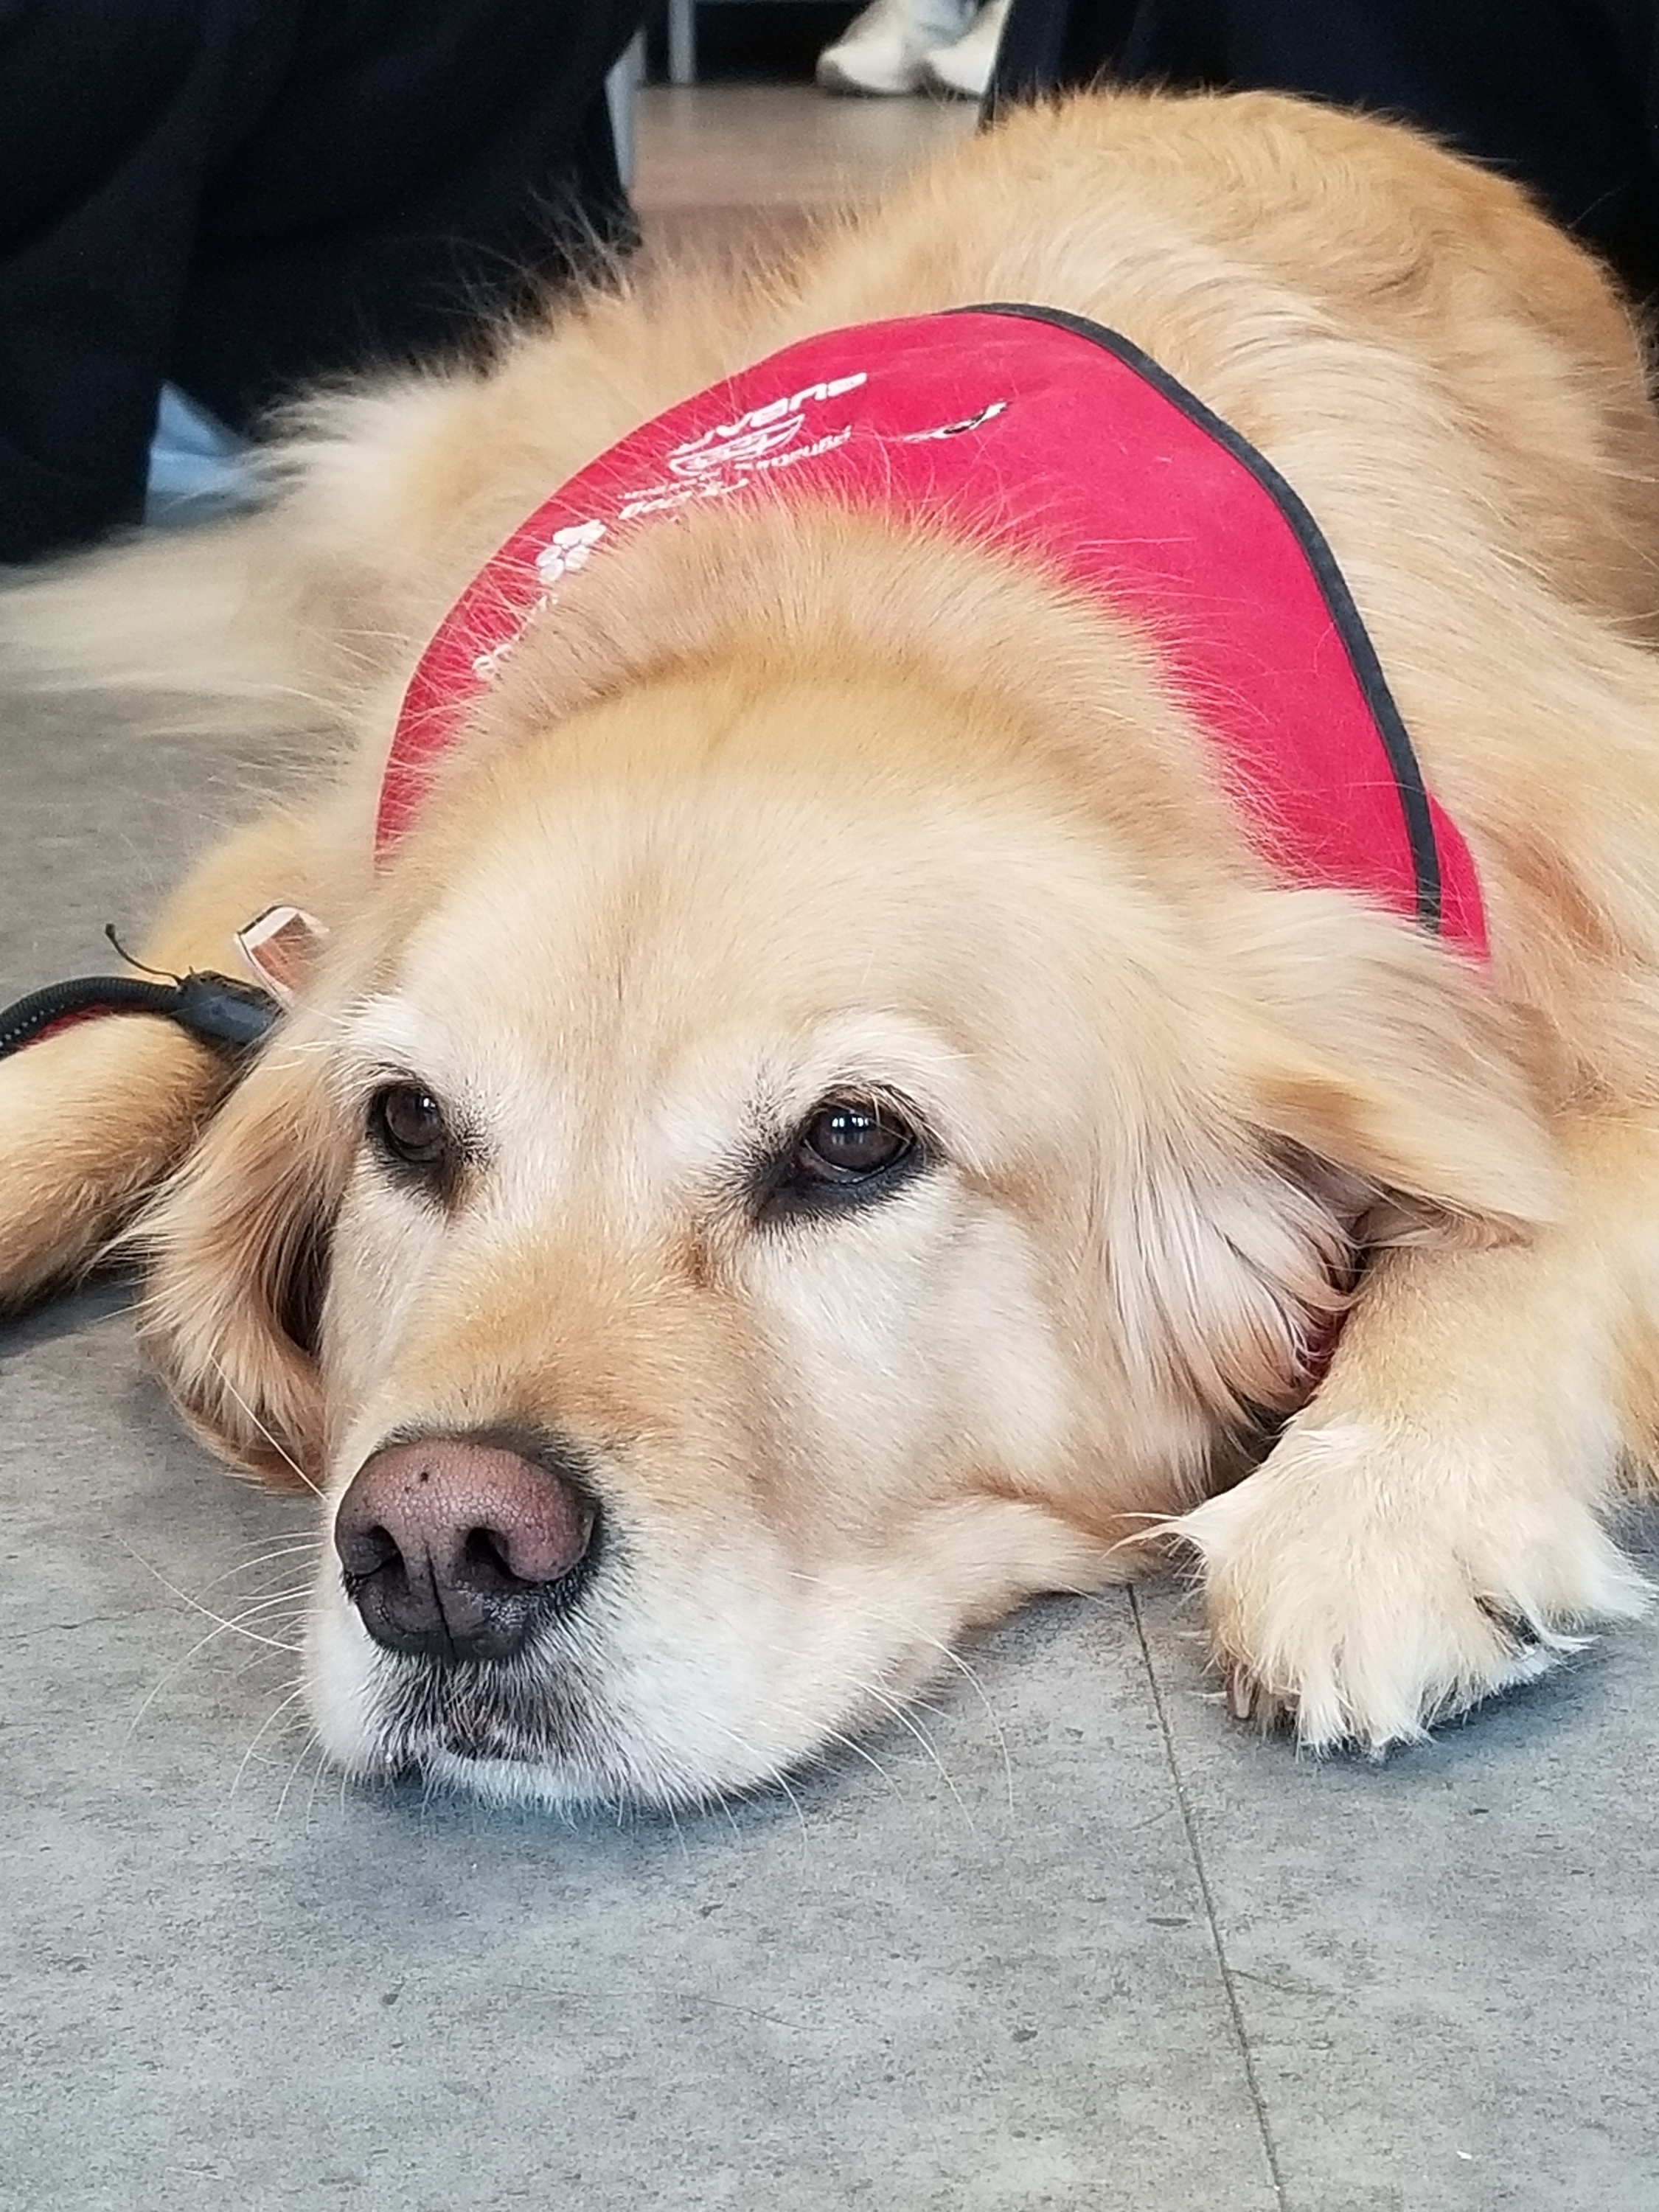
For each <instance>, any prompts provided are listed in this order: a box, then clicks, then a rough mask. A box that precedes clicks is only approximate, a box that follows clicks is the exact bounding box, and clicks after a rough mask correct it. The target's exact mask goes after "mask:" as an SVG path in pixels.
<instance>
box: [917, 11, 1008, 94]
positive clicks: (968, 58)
mask: <svg viewBox="0 0 1659 2212" xmlns="http://www.w3.org/2000/svg"><path fill="white" fill-rule="evenodd" d="M1007 14H1008V0H987V4H986V5H985V6H984V7H983V8H981V9H980V11H979V13H978V15H975V18H974V20H973V21H972V23H971V24H970V25H969V27H968V28H967V30H965V31H964V32H963V34H962V36H961V37H960V38H959V39H957V40H952V42H951V45H949V46H934V47H933V48H932V49H931V50H930V52H927V53H925V54H924V55H923V56H922V58H921V82H922V83H923V85H924V86H926V87H927V88H928V89H929V90H930V91H933V92H948V93H950V94H951V95H952V96H953V97H954V98H956V99H957V100H983V99H984V97H985V90H986V87H987V85H988V84H989V83H990V82H991V71H992V70H994V68H995V67H996V62H997V47H998V46H999V45H1000V42H1001V39H1002V26H1003V23H1004V21H1006V17H1007Z"/></svg>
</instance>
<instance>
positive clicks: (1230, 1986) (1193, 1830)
mask: <svg viewBox="0 0 1659 2212" xmlns="http://www.w3.org/2000/svg"><path fill="white" fill-rule="evenodd" d="M1128 1595H1129V1611H1130V1613H1131V1615H1132V1616H1133V1620H1134V1625H1135V1639H1136V1641H1137V1642H1138V1643H1139V1645H1140V1657H1141V1662H1142V1664H1143V1665H1144V1666H1145V1668H1146V1685H1147V1687H1148V1688H1149V1689H1150V1690H1151V1692H1152V1710H1153V1711H1154V1712H1155V1713H1156V1714H1157V1715H1158V1733H1159V1734H1160V1735H1162V1737H1163V1739H1164V1756H1165V1757H1166V1758H1167V1759H1168V1760H1169V1763H1170V1783H1171V1784H1172V1786H1173V1787H1174V1790H1175V1796H1176V1807H1177V1808H1178V1809H1179V1811H1180V1814H1181V1825H1182V1827H1183V1828H1184V1829H1185V1830H1186V1832H1187V1848H1188V1851H1189V1852H1190V1853H1191V1855H1192V1862H1193V1872H1194V1875H1195V1876H1196V1877H1197V1880H1198V1893H1199V1896H1200V1898H1201V1899H1202V1900H1203V1904H1204V1917H1205V1920H1206V1923H1208V1926H1209V1930H1210V1946H1211V1948H1212V1950H1213V1951H1214V1953H1215V1962H1216V1968H1217V1971H1218V1973H1219V1974H1220V1976H1221V1987H1222V1990H1223V1993H1224V1994H1225V1997H1226V2000H1227V2012H1228V2016H1229V2017H1230V2019H1231V2021H1232V2027H1233V2038H1234V2040H1235V2041H1236V2042H1237V2045H1238V2055H1239V2057H1240V2058H1241V2060H1242V2061H1243V2067H1244V2082H1245V2087H1247V2088H1248V2089H1249V2093H1250V2104H1251V2107H1252V2109H1253V2110H1254V2112H1255V2124H1256V2127H1257V2129H1258V2130H1259V2131H1260V2134H1261V2149H1262V2154H1263V2156H1264V2157H1265V2158H1266V2159H1267V2175H1268V2179H1270V2180H1271V2181H1272V2183H1273V2199H1274V2202H1275V2203H1277V2204H1278V2206H1279V2212H1288V2208H1289V2199H1288V2198H1287V2197H1286V2196H1285V2177H1284V2175H1283V2174H1282V2173H1281V2172H1279V2153H1278V2151H1277V2149H1276V2148H1274V2144H1273V2128H1272V2126H1271V2124H1269V2121H1268V2118H1267V2102H1266V2100H1265V2099H1264V2098H1263V2096H1262V2093H1261V2080H1260V2078H1259V2076H1258V2075H1257V2073H1256V2070H1255V2056H1254V2054H1253V2053H1252V2051H1251V2050H1250V2041H1249V2035H1248V2033H1246V2031H1245V2027H1244V2013H1243V2007H1242V2006H1241V2005H1240V2003H1239V2001H1238V1985H1237V1983H1236V1982H1235V1981H1234V1979H1233V1971H1232V1968H1231V1966H1229V1965H1228V1963H1227V1953H1226V1948H1225V1945H1224V1944H1223V1942H1222V1940H1221V1923H1220V1921H1219V1920H1218V1917H1217V1916H1216V1909H1215V1894H1214V1892H1213V1891H1212V1889H1211V1887H1210V1877H1209V1874H1208V1871H1207V1870H1206V1867H1205V1864H1204V1854H1203V1851H1202V1850H1200V1846H1199V1840H1198V1823H1197V1821H1196V1820H1195V1819H1194V1815H1193V1808H1192V1807H1191V1805H1190V1804H1189V1803H1188V1798H1187V1791H1186V1789H1185V1786H1184V1785H1183V1784H1182V1778H1181V1768H1180V1765H1179V1763H1178V1762H1177V1760H1176V1747H1175V1737H1174V1735H1173V1734H1172V1733H1171V1731H1170V1717H1169V1714H1168V1712H1167V1711H1166V1710H1165V1708H1164V1692H1163V1690H1162V1688H1161V1687H1160V1686H1159V1683H1158V1669H1157V1668H1155V1667H1154V1666H1153V1664H1152V1646H1151V1644H1148V1642H1147V1641H1146V1621H1145V1620H1144V1619H1143V1617H1142V1614H1141V1610H1140V1594H1139V1591H1138V1590H1136V1589H1134V1588H1133V1586H1131V1588H1130V1590H1129V1593H1128Z"/></svg>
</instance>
